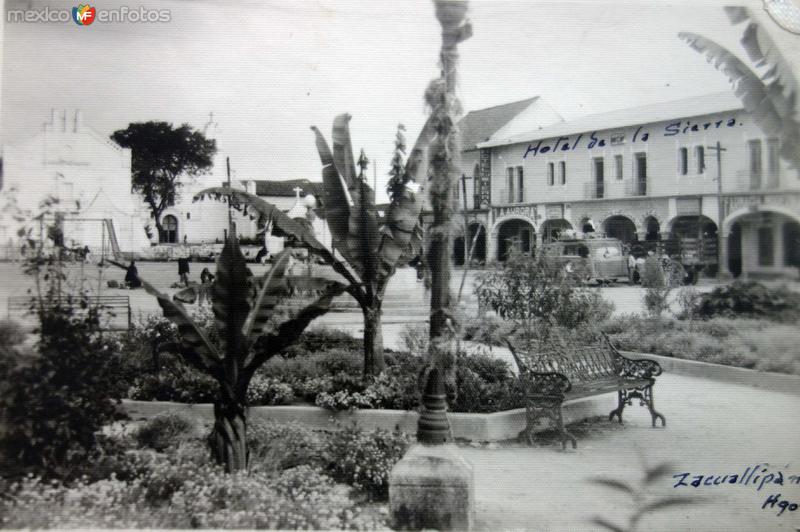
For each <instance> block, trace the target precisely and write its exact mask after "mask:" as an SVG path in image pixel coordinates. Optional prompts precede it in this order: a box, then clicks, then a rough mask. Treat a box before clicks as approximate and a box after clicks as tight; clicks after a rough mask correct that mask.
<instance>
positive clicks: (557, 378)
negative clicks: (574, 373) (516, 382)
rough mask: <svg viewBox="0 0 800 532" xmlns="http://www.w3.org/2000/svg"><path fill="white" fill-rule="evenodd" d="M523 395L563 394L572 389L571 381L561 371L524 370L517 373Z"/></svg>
mask: <svg viewBox="0 0 800 532" xmlns="http://www.w3.org/2000/svg"><path fill="white" fill-rule="evenodd" d="M519 379H520V382H522V386H523V388H524V389H525V395H528V396H531V395H564V394H566V393H567V392H568V391H570V390H571V389H572V383H571V382H569V379H568V378H567V377H566V375H563V374H561V373H550V372H547V373H539V372H535V371H525V372H521V373H520V374H519Z"/></svg>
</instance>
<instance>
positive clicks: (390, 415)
mask: <svg viewBox="0 0 800 532" xmlns="http://www.w3.org/2000/svg"><path fill="white" fill-rule="evenodd" d="M615 406H616V397H615V396H614V395H612V394H604V395H599V396H594V397H584V398H581V399H574V400H571V401H566V402H565V403H564V411H563V412H564V423H566V424H571V423H575V422H578V421H581V420H584V419H588V418H592V417H597V416H607V415H608V413H609V412H610V411H611V410H613V409H614V407H615ZM122 407H123V409H124V410H125V412H126V413H127V414H128V415H129V416H130V418H131V419H132V420H134V421H139V420H145V419H150V418H153V417H155V416H157V415H159V414H163V413H180V414H183V415H185V416H187V417H191V418H194V419H196V420H198V421H199V422H201V423H213V421H214V407H213V405H211V404H209V403H203V404H185V403H172V402H166V401H133V400H128V399H124V400H123V401H122ZM418 417H419V414H418V413H417V412H414V411H407V410H353V411H347V412H332V411H330V410H326V409H324V408H320V407H317V406H253V407H250V409H249V413H248V419H249V421H250V422H254V421H277V422H281V423H288V422H297V423H301V424H303V425H305V426H307V427H310V428H312V429H324V430H339V429H340V428H341V427H342V426H347V425H352V424H355V425H357V426H358V427H359V428H361V429H363V430H374V429H384V430H396V429H399V430H401V431H403V432H406V433H409V434H414V433H416V431H417V418H418ZM447 418H448V420H449V421H450V426H451V428H452V433H453V437H454V438H456V439H461V440H467V441H471V442H496V441H503V440H510V439H514V438H516V437H517V436H518V435H519V433H520V432H522V431H523V430H524V429H525V425H526V422H525V409H524V408H518V409H516V410H507V411H505V412H495V413H492V414H463V413H448V414H447ZM545 428H547V427H545V426H544V423H543V424H542V425H541V426H540V427H539V428H538V429H537V432H541V431H542V430H544V429H545Z"/></svg>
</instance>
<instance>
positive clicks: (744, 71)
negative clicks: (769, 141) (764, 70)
mask: <svg viewBox="0 0 800 532" xmlns="http://www.w3.org/2000/svg"><path fill="white" fill-rule="evenodd" d="M678 36H679V37H680V38H681V39H683V40H685V41H686V42H687V43H689V45H690V46H691V47H692V48H694V49H695V50H697V51H698V52H700V53H704V54H705V55H706V56H707V57H708V61H709V62H710V63H713V64H714V67H715V68H716V69H717V70H720V71H722V72H723V73H725V75H727V76H728V79H729V80H730V81H731V83H732V84H733V86H734V90H735V93H736V95H737V96H738V97H739V98H740V99H741V100H742V103H743V104H744V107H745V109H747V111H748V112H749V113H750V114H751V115H752V116H753V119H754V120H755V122H756V124H758V126H759V127H761V129H762V130H763V131H764V133H766V134H767V135H769V136H776V137H780V139H781V144H782V147H781V156H782V157H784V158H785V159H786V160H787V161H788V162H789V164H791V165H792V166H793V167H795V168H798V169H800V123H798V121H797V120H796V119H795V117H794V106H795V103H796V102H797V95H796V92H790V93H789V94H788V95H787V94H786V91H785V87H784V86H783V85H782V84H781V82H780V81H779V80H775V81H773V82H772V83H770V84H769V85H766V84H765V83H764V81H762V80H761V79H760V78H759V77H758V76H757V75H756V74H755V73H753V71H752V70H750V68H749V67H748V66H747V65H745V64H744V63H743V62H742V61H741V60H740V59H739V58H738V57H736V56H735V55H733V54H732V53H731V52H729V51H728V50H726V49H725V48H723V47H722V46H720V45H718V44H717V43H715V42H714V41H712V40H710V39H707V38H705V37H703V36H701V35H697V34H694V33H679V34H678Z"/></svg>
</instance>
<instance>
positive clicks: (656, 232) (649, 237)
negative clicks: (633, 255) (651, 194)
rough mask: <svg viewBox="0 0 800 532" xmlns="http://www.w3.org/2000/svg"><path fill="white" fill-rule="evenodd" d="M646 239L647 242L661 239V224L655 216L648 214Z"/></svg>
mask: <svg viewBox="0 0 800 532" xmlns="http://www.w3.org/2000/svg"><path fill="white" fill-rule="evenodd" d="M644 230H645V233H644V239H645V241H647V242H654V241H657V240H661V224H659V223H658V220H657V219H656V217H655V216H648V217H647V218H645V220H644Z"/></svg>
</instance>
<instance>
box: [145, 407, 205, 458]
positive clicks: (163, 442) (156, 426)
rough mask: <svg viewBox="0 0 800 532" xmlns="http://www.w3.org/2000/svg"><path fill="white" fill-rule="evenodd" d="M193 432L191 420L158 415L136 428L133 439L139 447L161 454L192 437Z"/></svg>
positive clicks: (194, 428) (179, 415) (179, 416)
mask: <svg viewBox="0 0 800 532" xmlns="http://www.w3.org/2000/svg"><path fill="white" fill-rule="evenodd" d="M195 430H196V423H195V421H194V420H193V419H190V418H187V417H186V416H184V415H181V414H160V415H158V416H156V417H154V418H152V419H149V420H147V421H146V422H145V423H144V424H143V425H142V426H140V427H139V428H137V429H136V431H135V432H134V433H133V439H134V440H135V441H136V443H137V444H138V445H139V446H140V447H149V448H151V449H154V450H156V451H159V452H163V451H166V450H167V449H168V448H169V447H173V446H177V445H178V444H180V443H181V442H183V441H186V440H187V439H189V438H191V437H192V436H194V433H195Z"/></svg>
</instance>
